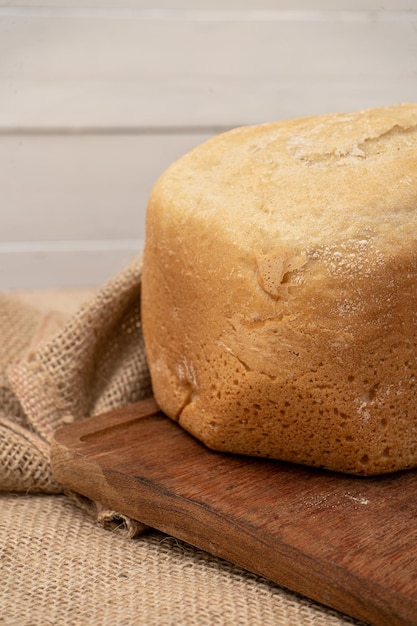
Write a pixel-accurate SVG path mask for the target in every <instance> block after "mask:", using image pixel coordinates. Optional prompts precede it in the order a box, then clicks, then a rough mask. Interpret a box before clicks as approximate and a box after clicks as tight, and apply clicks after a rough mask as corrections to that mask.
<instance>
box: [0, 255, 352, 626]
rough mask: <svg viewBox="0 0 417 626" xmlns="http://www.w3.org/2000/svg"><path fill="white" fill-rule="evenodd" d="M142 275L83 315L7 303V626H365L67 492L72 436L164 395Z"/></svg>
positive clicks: (3, 612) (3, 374)
mask: <svg viewBox="0 0 417 626" xmlns="http://www.w3.org/2000/svg"><path fill="white" fill-rule="evenodd" d="M140 277H141V259H140V258H138V259H137V260H136V261H135V262H134V263H133V264H131V265H130V266H129V267H127V268H126V269H125V270H124V271H123V272H121V274H120V275H118V276H116V277H115V278H114V279H113V280H111V281H110V282H109V283H108V284H106V285H105V286H104V287H103V288H102V289H100V290H98V291H97V292H96V293H95V294H94V295H93V296H92V297H91V299H90V300H88V301H87V302H85V303H84V304H83V305H82V306H81V307H80V308H79V310H78V311H77V312H76V313H75V314H71V315H66V314H65V313H62V312H56V311H53V310H50V311H46V312H45V311H42V310H37V309H36V308H33V307H30V306H28V305H27V304H25V303H23V302H22V301H21V300H19V299H16V298H14V297H12V296H10V295H5V294H3V295H1V294H0V331H1V347H0V437H1V440H0V441H1V446H0V490H1V492H2V493H1V494H0V532H1V544H0V556H1V560H0V563H1V567H2V578H1V585H0V624H5V625H11V624H13V625H14V624H16V625H18V626H37V625H39V626H41V625H42V626H44V625H54V626H55V625H61V624H62V625H63V626H67V625H72V624H74V625H75V624H77V625H84V624H85V625H88V626H89V625H92V626H93V625H97V626H98V625H100V626H101V625H106V624H109V625H110V624H111V625H112V626H113V625H114V626H118V625H123V626H124V625H126V626H128V625H136V624H139V625H141V624H144V625H146V626H147V625H149V626H152V625H169V624H172V625H174V624H179V625H181V624H184V625H187V624H190V625H193V624H195V625H196V626H197V625H198V626H200V625H204V624H210V625H211V624H233V625H234V624H236V625H238V624H240V625H243V624H250V625H252V624H253V625H257V624H259V625H261V624H262V626H268V625H270V624H271V625H272V624H273V625H277V624H278V625H291V626H294V625H309V626H313V625H314V626H325V625H335V626H336V625H337V624H339V625H340V624H353V623H355V624H358V623H359V622H356V621H355V620H352V619H350V618H348V617H345V616H343V615H341V614H338V613H336V612H334V611H332V610H330V609H327V608H325V607H322V606H320V605H317V604H315V603H313V602H311V601H309V600H307V599H305V598H300V597H298V596H297V595H296V594H292V593H290V592H288V591H286V590H284V589H281V588H280V587H278V586H277V585H275V584H273V583H271V582H269V581H266V580H264V579H262V578H260V577H258V576H254V575H252V574H250V573H248V572H245V571H244V570H242V569H240V568H239V567H236V566H233V565H231V564H229V563H226V562H224V561H221V560H220V559H217V558H215V557H212V556H210V555H208V554H206V553H204V552H201V551H199V550H197V549H194V548H192V547H190V546H188V545H186V544H184V543H181V542H179V541H177V540H176V539H174V538H172V537H168V536H165V535H163V534H162V533H159V532H157V531H154V530H152V529H145V528H144V527H143V526H142V525H141V524H140V523H137V522H135V521H134V520H131V519H129V518H126V517H125V516H123V515H120V514H119V513H118V512H113V511H109V510H106V509H104V508H103V507H102V506H100V504H99V503H93V502H89V501H86V500H85V499H84V498H77V496H76V494H65V491H64V489H63V488H62V487H61V485H59V484H58V483H57V482H56V481H55V479H54V477H53V475H52V474H51V470H50V459H49V444H50V440H51V437H52V435H53V433H54V431H55V429H56V428H57V427H58V426H60V425H63V424H65V423H68V422H69V421H72V420H80V419H83V418H85V417H87V416H90V415H94V414H99V413H101V412H104V411H106V410H108V409H111V408H116V407H119V406H124V405H127V404H130V403H132V402H136V401H138V400H140V399H142V398H144V397H147V396H149V395H150V393H151V385H150V380H149V374H148V370H147V365H146V359H145V355H144V348H143V341H142V335H141V322H140V282H141V281H140ZM86 511H87V512H88V513H89V514H86ZM143 531H145V532H143Z"/></svg>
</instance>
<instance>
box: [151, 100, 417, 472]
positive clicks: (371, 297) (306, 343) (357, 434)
mask: <svg viewBox="0 0 417 626" xmlns="http://www.w3.org/2000/svg"><path fill="white" fill-rule="evenodd" d="M416 233H417V105H414V104H403V105H397V106H390V107H382V108H378V109H370V110H365V111H360V112H357V113H350V114H337V115H323V116H316V117H310V118H302V119H294V120H285V121H282V122H276V123H269V124H263V125H260V126H254V127H243V128H238V129H235V130H232V131H229V132H228V133H224V134H222V135H219V136H217V137H215V138H213V139H211V140H209V141H208V142H206V143H204V144H202V145H201V146H199V147H198V148H196V149H195V150H193V151H192V152H190V153H189V154H187V155H185V156H184V157H183V158H181V159H180V160H179V161H177V162H176V163H174V164H173V165H172V166H171V167H170V168H168V170H167V171H166V172H165V173H164V174H163V175H162V176H161V177H160V179H159V180H158V181H157V183H156V184H155V186H154V189H153V191H152V193H151V196H150V199H149V204H148V211H147V226H146V244H145V253H144V273H143V297H142V309H143V330H144V337H145V343H146V350H147V356H148V362H149V366H150V371H151V377H152V383H153V389H154V393H155V397H156V399H157V401H158V403H159V404H160V406H161V408H162V409H163V410H164V411H165V412H166V413H167V415H169V416H170V417H171V418H173V419H176V420H178V421H179V423H180V424H181V425H182V426H183V427H184V428H185V429H187V430H188V431H189V432H191V433H192V434H193V435H195V436H196V437H197V438H199V439H201V440H202V441H204V442H205V443H206V444H207V445H208V446H210V447H212V448H215V449H218V450H224V451H228V452H236V453H244V454H249V455H255V456H263V457H272V458H276V459H280V460H285V461H293V462H297V463H303V464H307V465H313V466H317V467H324V468H328V469H332V470H336V471H341V472H348V473H354V474H364V475H368V474H378V473H385V472H392V471H396V470H398V469H405V468H410V467H416V466H417V408H416V406H415V402H414V395H415V385H416V377H417V289H416V278H417V235H416Z"/></svg>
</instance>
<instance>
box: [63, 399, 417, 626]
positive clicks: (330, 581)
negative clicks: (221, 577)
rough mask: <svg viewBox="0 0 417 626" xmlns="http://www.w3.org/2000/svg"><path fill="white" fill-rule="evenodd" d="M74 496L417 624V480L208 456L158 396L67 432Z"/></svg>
mask: <svg viewBox="0 0 417 626" xmlns="http://www.w3.org/2000/svg"><path fill="white" fill-rule="evenodd" d="M52 467H53V472H54V474H55V476H56V478H57V479H58V480H59V481H60V482H61V483H62V484H64V485H65V486H66V487H68V488H69V489H72V490H74V491H77V492H79V493H81V494H83V495H85V496H87V497H89V498H92V499H94V500H98V501H100V502H102V503H103V504H105V505H106V506H110V507H111V508H113V509H115V510H117V511H120V512H121V513H124V514H126V515H129V516H131V517H132V518H134V519H137V520H139V521H141V522H144V523H145V524H147V525H149V526H151V527H154V528H156V529H158V530H161V531H163V532H166V533H169V534H171V535H173V536H174V537H177V538H178V539H181V540H184V541H186V542H189V543H190V544H192V545H194V546H197V547H198V548H201V549H204V550H206V551H208V552H210V553H212V554H214V555H216V556H219V557H222V558H224V559H227V560H229V561H231V562H233V563H235V564H237V565H240V566H242V567H244V568H246V569H248V570H249V571H252V572H255V573H257V574H261V575H263V576H265V577H267V578H269V579H271V580H273V581H275V582H277V583H278V584H280V585H283V586H285V587H287V588H289V589H291V590H293V591H296V592H299V593H301V594H303V595H306V596H307V597H310V598H312V599H314V600H316V601H318V602H321V603H323V604H325V605H327V606H330V607H333V608H335V609H338V610H339V611H342V612H344V613H346V614H348V615H350V616H352V617H355V618H358V619H361V620H364V621H366V622H368V623H370V624H375V625H378V626H383V625H386V626H395V625H402V626H405V625H407V626H411V625H412V624H417V585H416V580H417V474H416V472H414V471H409V472H399V473H395V474H392V475H386V476H380V477H370V478H362V477H351V476H344V475H339V474H336V473H332V472H327V471H320V470H317V469H311V468H307V467H301V466H296V465H291V464H285V463H280V462H277V461H270V460H262V459H254V458H248V457H243V456H233V455H227V454H223V453H217V452H214V451H211V450H208V449H207V448H206V447H205V446H204V445H203V444H201V443H200V442H198V441H197V440H195V439H194V438H193V437H191V436H190V435H188V434H187V433H186V432H185V431H183V430H182V429H181V428H180V427H179V426H178V425H177V424H176V423H174V422H172V421H171V420H169V419H168V418H167V417H166V416H165V415H164V414H163V413H162V412H160V411H159V409H158V407H157V406H156V404H155V402H154V401H153V399H150V400H147V401H144V402H142V403H138V404H136V405H132V406H130V407H126V408H124V409H120V410H117V411H112V412H110V413H107V414H105V415H101V416H97V417H92V418H89V419H87V420H84V421H82V422H78V423H74V424H71V425H68V426H65V427H64V428H62V429H61V430H59V431H57V433H56V435H55V438H54V441H53V446H52Z"/></svg>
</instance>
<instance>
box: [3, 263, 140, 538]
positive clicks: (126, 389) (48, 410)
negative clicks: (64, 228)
mask: <svg viewBox="0 0 417 626" xmlns="http://www.w3.org/2000/svg"><path fill="white" fill-rule="evenodd" d="M140 277H141V258H140V257H139V258H138V259H136V260H135V261H134V262H133V263H132V264H131V265H129V266H128V267H127V268H126V269H125V270H124V271H122V272H121V273H120V274H118V275H117V276H116V277H115V278H114V279H112V280H111V281H110V282H109V283H108V284H106V285H105V286H104V287H103V288H102V289H100V290H99V291H98V292H97V294H96V295H95V296H94V297H93V298H92V299H91V300H90V301H88V302H87V303H86V304H85V305H83V306H82V307H81V308H80V309H79V311H78V312H77V313H76V314H75V315H73V316H70V317H69V318H68V319H67V318H66V317H65V316H63V315H62V314H60V313H54V312H48V313H46V314H41V313H40V312H38V311H36V310H35V309H32V308H30V307H28V306H25V305H23V304H22V303H21V302H18V301H15V300H13V298H10V297H6V296H5V295H2V296H1V299H0V330H1V333H2V337H3V343H2V347H1V351H0V352H1V354H0V384H1V388H0V392H1V395H0V402H1V405H0V431H1V432H0V434H1V442H2V443H1V449H0V489H1V490H13V491H24V492H25V493H28V492H43V493H61V492H62V487H61V486H60V485H59V484H58V483H57V482H56V480H55V479H54V477H53V475H52V473H51V469H50V458H49V452H50V441H51V438H52V435H53V433H54V432H55V430H56V429H57V428H58V427H59V426H62V425H64V424H67V423H68V422H71V421H76V420H80V419H83V418H85V417H88V416H90V415H96V414H98V413H101V412H105V411H106V410H110V409H113V408H117V407H120V406H124V405H127V404H131V403H133V402H136V401H138V400H141V399H143V398H145V397H148V396H149V395H150V394H151V385H150V379H149V373H148V368H147V364H146V358H145V352H144V346H143V339H142V333H141V321H140V285H141V281H140ZM77 501H79V502H81V503H82V504H83V506H84V507H85V508H87V509H88V510H90V511H91V512H93V513H94V514H95V515H96V516H97V519H98V520H100V521H101V522H102V523H103V524H110V525H111V524H112V519H113V517H115V518H116V519H117V521H118V522H119V520H120V519H121V518H122V519H124V520H125V524H126V532H127V533H128V534H130V535H135V534H136V533H137V532H140V531H141V530H143V526H142V525H140V524H139V523H137V522H135V521H134V520H130V519H129V518H127V517H125V516H121V515H119V514H118V513H117V512H116V513H114V514H113V512H112V511H108V510H106V509H104V508H103V507H101V506H100V505H99V504H98V505H95V504H94V503H89V502H88V501H86V500H85V499H77Z"/></svg>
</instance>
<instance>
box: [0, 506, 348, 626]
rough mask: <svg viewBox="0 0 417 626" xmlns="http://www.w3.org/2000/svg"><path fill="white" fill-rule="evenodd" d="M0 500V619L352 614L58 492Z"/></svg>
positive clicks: (244, 622)
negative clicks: (139, 530) (118, 528)
mask: <svg viewBox="0 0 417 626" xmlns="http://www.w3.org/2000/svg"><path fill="white" fill-rule="evenodd" d="M0 507H2V515H1V516H0V534H1V536H2V537H3V536H4V540H3V541H2V543H1V544H0V555H1V557H2V561H1V562H2V584H1V586H0V624H2V626H45V625H50V626H61V625H62V626H216V625H217V626H218V625H221V626H229V625H230V626H231V625H233V626H235V625H236V626H347V625H349V624H353V623H355V622H354V621H353V620H350V619H349V618H348V617H343V616H341V615H339V614H337V613H336V612H333V611H331V610H326V609H323V608H322V607H320V606H318V605H315V604H314V603H312V602H310V601H309V600H307V599H305V598H300V597H299V596H297V595H295V594H292V593H290V592H287V591H285V590H283V589H281V588H280V587H278V586H277V585H274V584H273V583H270V582H268V581H266V580H265V579H263V578H260V577H258V576H255V575H253V574H249V573H248V572H245V571H244V570H242V569H241V568H239V567H236V566H234V565H232V564H230V563H226V562H224V561H221V560H220V559H217V558H215V557H213V556H211V555H209V554H207V553H205V552H203V551H201V550H196V549H194V548H192V547H190V546H188V545H187V544H184V543H182V542H180V541H178V540H176V539H174V538H173V537H169V536H166V535H163V534H162V533H159V532H156V531H152V530H150V531H148V532H147V533H146V534H144V535H141V536H139V537H137V538H135V539H131V540H126V538H125V537H124V536H123V535H121V534H118V533H114V532H108V531H106V530H103V529H102V528H100V527H97V526H96V525H95V524H94V522H93V520H92V519H91V518H90V517H89V516H86V515H84V514H83V512H82V511H80V510H79V509H77V508H76V507H74V506H72V505H71V502H70V501H68V500H67V499H65V497H64V496H49V497H48V496H46V497H45V496H40V495H32V496H26V497H20V498H18V497H16V496H13V495H4V496H3V497H0ZM10 529H14V531H13V532H10Z"/></svg>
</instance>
